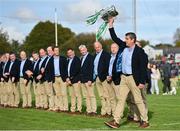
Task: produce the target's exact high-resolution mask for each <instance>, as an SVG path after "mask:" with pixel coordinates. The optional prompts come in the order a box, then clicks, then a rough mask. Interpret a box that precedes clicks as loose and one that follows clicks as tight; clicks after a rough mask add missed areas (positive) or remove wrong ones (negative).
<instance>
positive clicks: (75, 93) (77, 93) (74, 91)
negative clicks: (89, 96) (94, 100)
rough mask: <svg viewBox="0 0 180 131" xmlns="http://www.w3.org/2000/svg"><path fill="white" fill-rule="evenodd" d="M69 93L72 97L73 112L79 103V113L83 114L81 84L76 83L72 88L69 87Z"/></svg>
mask: <svg viewBox="0 0 180 131" xmlns="http://www.w3.org/2000/svg"><path fill="white" fill-rule="evenodd" d="M69 93H70V96H71V112H75V111H76V103H77V111H79V112H81V110H82V97H81V86H80V83H74V84H72V85H71V86H69ZM76 99H77V102H76Z"/></svg>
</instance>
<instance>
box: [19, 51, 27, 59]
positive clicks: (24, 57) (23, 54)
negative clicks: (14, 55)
mask: <svg viewBox="0 0 180 131" xmlns="http://www.w3.org/2000/svg"><path fill="white" fill-rule="evenodd" d="M20 58H21V60H25V59H26V58H27V56H26V52H25V51H21V52H20Z"/></svg>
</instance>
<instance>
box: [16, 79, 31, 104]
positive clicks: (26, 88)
mask: <svg viewBox="0 0 180 131" xmlns="http://www.w3.org/2000/svg"><path fill="white" fill-rule="evenodd" d="M19 85H20V92H21V95H22V100H23V104H22V107H31V106H32V95H31V81H29V82H28V84H27V85H26V80H25V79H24V78H20V81H19Z"/></svg>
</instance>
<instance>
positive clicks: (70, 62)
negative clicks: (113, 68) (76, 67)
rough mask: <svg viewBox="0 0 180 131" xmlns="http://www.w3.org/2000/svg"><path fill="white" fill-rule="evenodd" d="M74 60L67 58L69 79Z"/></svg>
mask: <svg viewBox="0 0 180 131" xmlns="http://www.w3.org/2000/svg"><path fill="white" fill-rule="evenodd" d="M73 59H74V58H69V63H68V76H69V77H70V68H71V64H72V61H73Z"/></svg>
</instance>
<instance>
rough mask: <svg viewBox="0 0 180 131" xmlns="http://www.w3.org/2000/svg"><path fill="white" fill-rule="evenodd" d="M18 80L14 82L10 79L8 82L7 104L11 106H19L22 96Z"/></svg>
mask: <svg viewBox="0 0 180 131" xmlns="http://www.w3.org/2000/svg"><path fill="white" fill-rule="evenodd" d="M18 84H19V83H18V82H16V83H12V82H11V81H10V80H9V81H8V82H7V83H6V88H7V91H6V93H7V96H6V97H7V98H6V100H7V105H9V106H15V107H18V106H19V102H20V97H19V88H18Z"/></svg>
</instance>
